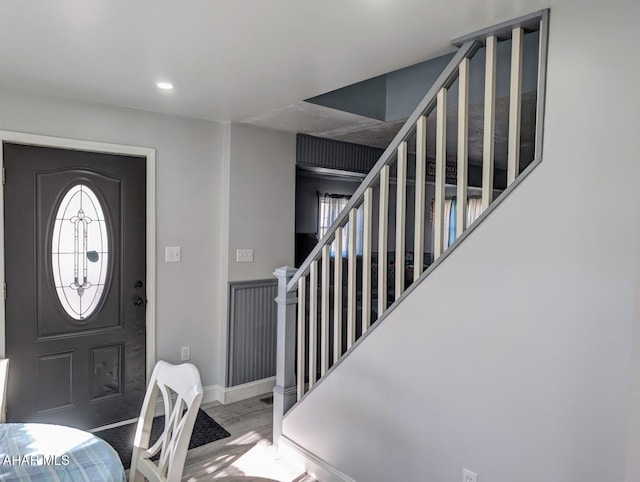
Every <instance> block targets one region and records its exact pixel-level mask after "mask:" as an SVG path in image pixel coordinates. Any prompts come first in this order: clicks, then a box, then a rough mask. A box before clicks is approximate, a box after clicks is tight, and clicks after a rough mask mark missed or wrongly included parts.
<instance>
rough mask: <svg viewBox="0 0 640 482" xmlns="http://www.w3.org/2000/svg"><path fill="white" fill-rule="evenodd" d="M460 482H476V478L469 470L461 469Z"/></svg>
mask: <svg viewBox="0 0 640 482" xmlns="http://www.w3.org/2000/svg"><path fill="white" fill-rule="evenodd" d="M462 482H478V476H477V475H476V474H474V473H473V472H471V471H470V470H469V469H462Z"/></svg>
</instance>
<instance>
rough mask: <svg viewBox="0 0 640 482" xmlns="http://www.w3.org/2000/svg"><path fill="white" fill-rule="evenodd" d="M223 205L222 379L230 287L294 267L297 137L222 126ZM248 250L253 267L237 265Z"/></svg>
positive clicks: (218, 349)
mask: <svg viewBox="0 0 640 482" xmlns="http://www.w3.org/2000/svg"><path fill="white" fill-rule="evenodd" d="M223 137H224V140H223V151H224V153H223V169H222V174H221V176H222V185H223V186H222V192H221V193H220V196H221V206H222V210H223V215H222V217H223V219H222V223H221V225H220V226H219V227H216V229H220V230H221V231H223V232H226V233H228V236H227V237H226V239H224V240H223V245H222V247H221V251H220V260H221V263H222V270H221V271H220V273H219V276H220V287H221V290H222V291H221V293H220V296H221V298H222V299H223V300H224V302H223V303H221V304H219V305H218V308H219V309H218V312H219V315H220V319H221V320H224V322H223V323H222V324H221V330H220V337H219V338H217V343H216V345H215V348H216V350H215V351H216V354H217V360H218V362H217V367H218V372H217V378H218V379H219V380H222V383H224V380H225V378H226V357H227V348H228V347H227V334H228V322H227V319H228V296H229V294H228V293H229V288H228V283H229V282H233V281H247V280H259V279H272V278H273V271H274V269H275V268H277V267H279V266H293V255H294V237H295V235H294V209H295V184H296V167H295V149H296V147H295V145H296V142H295V135H294V134H290V133H285V132H279V131H274V130H270V129H264V128H260V127H254V126H250V125H246V124H237V123H225V125H224V136H223ZM239 248H240V249H244V248H252V249H253V250H254V254H253V258H254V260H253V263H238V262H236V250H237V249H239Z"/></svg>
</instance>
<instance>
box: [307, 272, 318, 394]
mask: <svg viewBox="0 0 640 482" xmlns="http://www.w3.org/2000/svg"><path fill="white" fill-rule="evenodd" d="M317 335H318V261H317V260H314V261H313V263H311V266H310V268H309V389H311V387H312V386H313V385H314V384H315V383H316V377H317V350H318V340H317V338H318V336H317Z"/></svg>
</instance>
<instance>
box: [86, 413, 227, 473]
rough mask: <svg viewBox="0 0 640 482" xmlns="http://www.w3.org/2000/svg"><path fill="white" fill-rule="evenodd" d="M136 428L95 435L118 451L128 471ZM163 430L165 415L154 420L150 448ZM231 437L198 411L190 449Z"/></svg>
mask: <svg viewBox="0 0 640 482" xmlns="http://www.w3.org/2000/svg"><path fill="white" fill-rule="evenodd" d="M136 426H137V423H135V422H132V423H128V424H126V425H121V426H119V427H114V428H108V429H106V430H101V431H100V432H96V433H95V435H97V436H98V437H100V438H102V439H103V440H105V441H107V442H108V443H109V445H111V446H112V447H113V448H114V449H116V452H118V455H119V456H120V460H121V461H122V465H123V466H124V468H125V469H128V468H129V467H130V466H131V453H132V451H133V438H134V437H135V434H136ZM163 430H164V415H160V416H158V417H155V418H154V419H153V424H152V425H151V443H150V444H149V446H151V445H153V444H154V443H155V441H156V440H158V437H160V435H161V434H162V431H163ZM230 435H231V434H230V433H229V432H227V431H226V430H225V429H224V428H222V426H220V425H219V424H218V423H217V422H216V421H215V420H214V419H212V418H211V417H210V416H209V415H207V414H206V413H205V412H204V411H202V410H198V416H197V417H196V423H195V424H194V426H193V433H192V434H191V441H190V442H189V448H190V449H193V448H196V447H200V446H201V445H205V444H208V443H211V442H214V441H216V440H220V439H222V438H225V437H229V436H230Z"/></svg>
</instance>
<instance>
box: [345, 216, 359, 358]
mask: <svg viewBox="0 0 640 482" xmlns="http://www.w3.org/2000/svg"><path fill="white" fill-rule="evenodd" d="M357 215H358V211H357V209H355V208H353V209H352V210H351V211H350V212H349V239H348V240H347V243H348V244H347V246H348V251H349V252H348V253H347V255H348V259H347V350H348V349H349V348H351V345H353V343H354V342H355V341H356V312H357V306H356V231H357V227H356V223H357Z"/></svg>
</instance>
